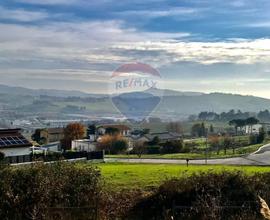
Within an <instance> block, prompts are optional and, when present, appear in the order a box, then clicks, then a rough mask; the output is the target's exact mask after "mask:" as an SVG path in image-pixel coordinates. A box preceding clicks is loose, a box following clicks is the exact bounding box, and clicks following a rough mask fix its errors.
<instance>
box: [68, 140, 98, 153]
mask: <svg viewBox="0 0 270 220" xmlns="http://www.w3.org/2000/svg"><path fill="white" fill-rule="evenodd" d="M71 149H72V150H74V151H87V152H91V151H97V142H93V141H91V140H89V139H82V140H74V141H72V143H71Z"/></svg>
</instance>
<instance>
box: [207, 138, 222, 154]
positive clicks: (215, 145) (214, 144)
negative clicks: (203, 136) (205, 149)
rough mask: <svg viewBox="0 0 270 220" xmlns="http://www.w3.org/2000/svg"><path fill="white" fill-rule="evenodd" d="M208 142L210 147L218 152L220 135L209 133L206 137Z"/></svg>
mask: <svg viewBox="0 0 270 220" xmlns="http://www.w3.org/2000/svg"><path fill="white" fill-rule="evenodd" d="M208 142H209V144H210V147H211V148H213V149H215V150H216V151H217V154H219V150H220V137H219V136H217V135H211V136H210V137H209V139H208Z"/></svg>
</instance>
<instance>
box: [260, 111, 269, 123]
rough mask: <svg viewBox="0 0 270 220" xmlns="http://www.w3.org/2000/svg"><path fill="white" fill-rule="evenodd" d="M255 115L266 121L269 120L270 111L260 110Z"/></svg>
mask: <svg viewBox="0 0 270 220" xmlns="http://www.w3.org/2000/svg"><path fill="white" fill-rule="evenodd" d="M257 117H258V119H260V121H264V122H266V121H267V122H268V121H270V112H269V111H268V110H264V111H260V112H259V113H258V115H257Z"/></svg>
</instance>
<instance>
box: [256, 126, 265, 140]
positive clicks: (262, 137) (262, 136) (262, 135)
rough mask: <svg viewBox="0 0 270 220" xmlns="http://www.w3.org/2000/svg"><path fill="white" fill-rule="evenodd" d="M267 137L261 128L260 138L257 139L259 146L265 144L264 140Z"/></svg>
mask: <svg viewBox="0 0 270 220" xmlns="http://www.w3.org/2000/svg"><path fill="white" fill-rule="evenodd" d="M265 136H266V133H265V130H264V128H263V127H261V128H260V130H259V134H258V137H257V143H258V144H260V143H263V142H264V139H265Z"/></svg>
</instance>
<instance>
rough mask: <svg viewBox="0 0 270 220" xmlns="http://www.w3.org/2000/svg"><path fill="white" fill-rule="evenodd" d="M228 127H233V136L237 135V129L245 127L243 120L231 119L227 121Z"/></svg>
mask: <svg viewBox="0 0 270 220" xmlns="http://www.w3.org/2000/svg"><path fill="white" fill-rule="evenodd" d="M229 125H231V126H234V128H235V134H236V135H237V134H238V128H240V129H241V128H243V127H244V126H245V125H246V120H245V119H233V120H231V121H229Z"/></svg>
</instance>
